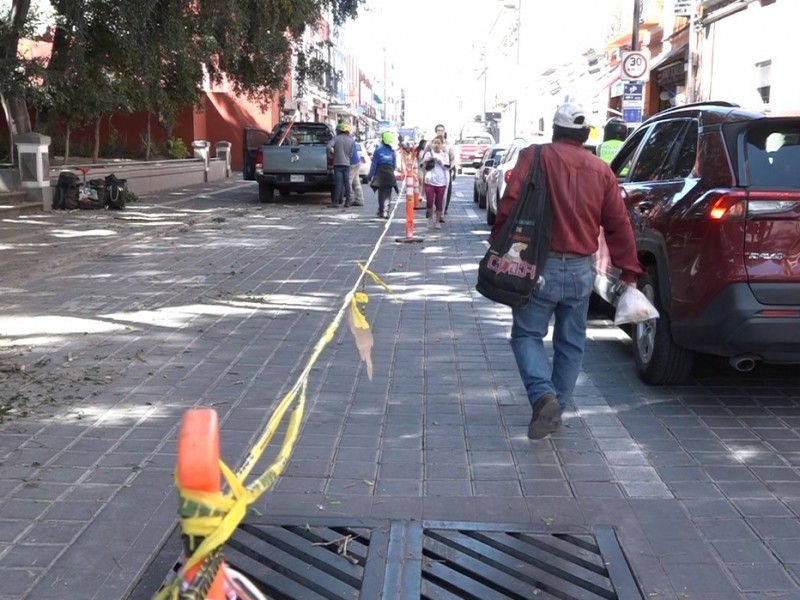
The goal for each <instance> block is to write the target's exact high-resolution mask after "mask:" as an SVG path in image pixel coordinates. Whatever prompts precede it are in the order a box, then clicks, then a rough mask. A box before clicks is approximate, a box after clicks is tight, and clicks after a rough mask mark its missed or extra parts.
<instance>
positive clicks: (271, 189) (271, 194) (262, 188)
mask: <svg viewBox="0 0 800 600" xmlns="http://www.w3.org/2000/svg"><path fill="white" fill-rule="evenodd" d="M274 198H275V186H272V185H270V184H268V183H259V184H258V201H259V202H272V201H273V200H274Z"/></svg>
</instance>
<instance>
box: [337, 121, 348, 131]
mask: <svg viewBox="0 0 800 600" xmlns="http://www.w3.org/2000/svg"><path fill="white" fill-rule="evenodd" d="M336 131H338V132H340V133H350V123H345V122H344V121H342V122H341V123H339V124H338V125H337V126H336Z"/></svg>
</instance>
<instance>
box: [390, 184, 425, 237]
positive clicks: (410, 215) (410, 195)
mask: <svg viewBox="0 0 800 600" xmlns="http://www.w3.org/2000/svg"><path fill="white" fill-rule="evenodd" d="M415 179H416V177H415V176H414V172H413V170H412V169H406V237H404V238H395V241H397V242H421V241H422V238H418V237H414V180H415Z"/></svg>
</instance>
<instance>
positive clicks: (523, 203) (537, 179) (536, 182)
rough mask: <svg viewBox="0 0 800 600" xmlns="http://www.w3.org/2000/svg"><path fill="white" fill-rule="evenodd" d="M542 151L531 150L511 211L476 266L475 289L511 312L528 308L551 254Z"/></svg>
mask: <svg viewBox="0 0 800 600" xmlns="http://www.w3.org/2000/svg"><path fill="white" fill-rule="evenodd" d="M544 148H545V146H544V145H542V146H538V147H534V158H533V163H532V164H531V168H530V171H528V176H527V178H526V179H525V182H524V183H523V184H522V188H521V189H520V194H519V197H518V198H517V201H516V203H515V204H514V208H513V209H512V212H511V214H510V215H509V217H508V219H507V220H506V222H505V223H503V226H502V228H501V229H500V233H499V234H498V235H497V237H496V238H495V240H494V242H492V244H491V245H490V246H489V249H488V250H487V251H486V255H485V256H484V257H483V259H481V262H480V265H479V266H478V284H477V285H476V286H475V289H476V290H478V292H480V293H481V294H482V295H484V296H486V297H487V298H488V299H489V300H492V301H494V302H499V303H500V304H505V305H506V306H510V307H511V308H524V307H525V306H527V304H528V301H529V300H530V297H531V294H532V293H533V291H534V289H536V283H537V281H538V279H539V271H540V270H541V268H542V267H543V266H544V263H545V261H546V260H547V253H548V252H549V250H550V234H551V231H552V227H553V209H552V206H551V205H550V197H549V196H548V194H547V188H546V186H545V183H544V177H543V176H542V170H541V166H540V159H541V154H542V152H543V151H544Z"/></svg>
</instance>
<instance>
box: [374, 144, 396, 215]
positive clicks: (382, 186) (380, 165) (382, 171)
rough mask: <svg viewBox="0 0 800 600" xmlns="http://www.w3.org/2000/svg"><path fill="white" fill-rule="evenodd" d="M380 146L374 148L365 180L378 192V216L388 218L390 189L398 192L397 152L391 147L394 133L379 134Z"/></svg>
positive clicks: (390, 198)
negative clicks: (396, 174) (396, 173)
mask: <svg viewBox="0 0 800 600" xmlns="http://www.w3.org/2000/svg"><path fill="white" fill-rule="evenodd" d="M381 142H382V143H381V146H380V147H379V148H376V149H375V152H374V153H373V155H372V165H371V166H370V168H369V175H368V176H367V180H368V181H369V186H370V187H371V188H372V189H373V191H376V190H377V192H378V216H379V217H382V218H384V219H388V218H389V205H390V204H391V200H392V189H394V190H395V191H396V192H398V193H399V189H398V188H397V177H396V176H395V174H394V172H395V168H396V167H397V153H396V152H395V151H394V149H393V148H392V144H393V143H394V135H392V133H391V132H390V131H384V132H383V135H381Z"/></svg>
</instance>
